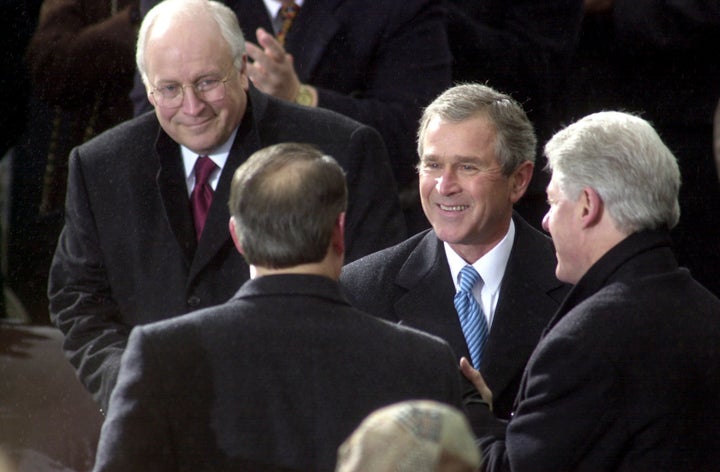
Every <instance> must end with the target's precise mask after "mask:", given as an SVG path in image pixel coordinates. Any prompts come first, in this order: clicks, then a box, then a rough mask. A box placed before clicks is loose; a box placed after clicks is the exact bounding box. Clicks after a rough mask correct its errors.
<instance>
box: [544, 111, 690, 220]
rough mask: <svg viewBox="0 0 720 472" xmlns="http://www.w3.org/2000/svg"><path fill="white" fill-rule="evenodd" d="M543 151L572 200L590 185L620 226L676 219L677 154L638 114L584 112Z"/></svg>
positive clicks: (565, 192) (555, 175)
mask: <svg viewBox="0 0 720 472" xmlns="http://www.w3.org/2000/svg"><path fill="white" fill-rule="evenodd" d="M545 155H546V156H547V160H548V163H547V167H548V169H550V170H551V171H552V172H553V178H554V179H556V182H557V183H558V185H559V187H560V190H561V191H562V192H563V193H564V194H565V195H566V196H567V197H568V198H571V199H573V200H576V199H577V198H578V196H579V194H580V192H581V191H582V190H583V189H584V188H586V187H590V188H593V189H594V190H595V191H596V192H597V193H598V194H599V195H600V198H602V200H603V203H604V205H605V207H606V208H607V211H608V213H609V214H610V216H611V217H612V219H613V220H614V221H615V224H616V226H617V228H618V229H619V230H620V231H623V232H625V233H627V234H630V233H634V232H638V231H642V230H649V229H656V228H667V229H671V228H673V227H674V226H675V225H676V224H677V222H678V220H679V219H680V205H679V203H678V192H679V191H680V170H679V168H678V163H677V160H676V159H675V156H674V155H673V154H672V152H670V150H669V149H668V148H667V146H666V145H665V144H664V143H663V142H662V140H661V139H660V136H659V135H658V134H657V132H656V131H655V130H654V129H653V127H652V126H651V125H650V123H648V122H647V121H645V120H644V119H642V118H640V117H638V116H635V115H631V114H628V113H623V112H617V111H606V112H601V113H595V114H592V115H589V116H586V117H585V118H582V119H581V120H579V121H577V122H575V123H573V124H572V125H570V126H568V127H567V128H565V129H563V130H561V131H559V132H558V133H557V134H555V136H553V137H552V139H550V141H549V142H548V143H547V144H546V145H545Z"/></svg>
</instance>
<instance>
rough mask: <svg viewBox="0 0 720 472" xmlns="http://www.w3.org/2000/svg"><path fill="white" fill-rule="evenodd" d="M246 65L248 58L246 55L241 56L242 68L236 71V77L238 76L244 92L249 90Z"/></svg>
mask: <svg viewBox="0 0 720 472" xmlns="http://www.w3.org/2000/svg"><path fill="white" fill-rule="evenodd" d="M247 63H248V56H247V54H243V57H242V68H241V69H240V71H238V75H239V76H240V84H241V86H242V88H243V90H245V91H246V92H247V91H248V90H250V77H249V76H248V70H247V66H248V65H247Z"/></svg>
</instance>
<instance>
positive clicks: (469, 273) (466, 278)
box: [459, 265, 480, 292]
mask: <svg viewBox="0 0 720 472" xmlns="http://www.w3.org/2000/svg"><path fill="white" fill-rule="evenodd" d="M479 279H480V274H478V272H477V271H476V270H475V268H474V267H473V266H471V265H466V266H465V267H463V268H462V269H461V270H460V282H459V285H460V291H461V292H472V288H473V287H474V286H475V284H476V283H477V281H478V280H479Z"/></svg>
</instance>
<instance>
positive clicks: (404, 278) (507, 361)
mask: <svg viewBox="0 0 720 472" xmlns="http://www.w3.org/2000/svg"><path fill="white" fill-rule="evenodd" d="M513 220H514V221H515V230H516V232H515V242H514V243H513V247H512V250H511V253H510V258H509V260H508V264H507V267H506V269H505V275H504V277H503V281H502V284H501V286H500V296H499V299H498V303H497V306H496V309H495V317H494V320H493V324H492V327H491V329H490V334H489V336H488V341H487V343H486V344H485V348H484V354H483V360H482V365H481V366H480V370H481V371H482V374H483V377H484V378H485V381H486V382H487V384H488V386H489V387H490V389H491V390H492V392H493V402H494V405H493V407H494V412H495V413H496V415H497V416H499V417H501V418H502V417H504V418H507V417H509V415H510V411H511V408H512V405H513V401H514V399H515V395H516V393H517V389H518V385H519V383H520V378H521V376H522V372H523V369H524V367H525V363H526V362H527V360H528V358H529V357H530V353H532V351H533V349H534V348H535V345H536V344H537V341H538V339H539V338H540V334H541V333H542V331H543V329H544V328H545V326H546V325H547V323H548V321H549V320H550V318H551V317H552V315H553V314H554V313H555V311H556V310H557V308H558V306H559V305H560V302H561V301H562V299H563V296H564V295H565V293H566V292H567V289H568V287H567V285H565V284H563V283H561V282H559V281H558V280H557V279H556V278H555V265H556V262H555V253H554V249H553V246H552V242H551V241H550V239H549V238H548V237H546V236H545V235H543V234H541V233H540V232H539V231H537V230H535V229H533V228H532V227H530V225H529V224H528V223H526V222H525V221H524V220H523V219H522V218H521V217H520V216H519V215H517V214H516V215H514V216H513ZM341 284H342V286H343V287H344V289H345V290H346V291H347V293H348V296H349V297H350V300H351V301H352V302H353V304H354V305H355V306H357V307H358V308H360V309H361V310H363V311H367V312H368V313H372V314H373V315H376V316H379V317H381V318H384V319H387V320H390V321H395V322H398V323H401V324H403V325H406V326H412V327H414V328H418V329H420V330H423V331H426V332H428V333H432V334H434V335H436V336H439V337H440V338H442V339H445V340H446V341H447V342H448V343H449V344H450V346H451V347H452V348H453V350H454V351H455V354H456V355H457V358H458V359H459V358H460V357H461V356H465V357H468V358H469V357H470V355H469V352H468V348H467V344H466V342H465V337H464V335H463V332H462V328H461V327H460V321H459V319H458V316H457V311H456V310H455V306H454V304H453V298H454V296H455V286H454V284H453V281H452V276H451V275H450V268H449V266H448V262H447V258H446V256H445V250H444V248H443V243H442V241H440V240H439V239H438V238H437V236H436V235H435V232H434V231H432V230H428V231H425V232H422V233H419V234H417V235H415V236H413V237H411V238H410V239H408V240H406V241H404V242H402V243H400V244H398V245H396V246H394V247H391V248H388V249H385V250H383V251H380V252H378V253H376V254H371V255H369V256H366V257H364V258H362V259H360V260H358V261H355V262H353V263H351V264H348V265H347V266H345V267H344V268H343V272H342V275H341ZM466 391H468V392H474V388H473V387H472V386H471V385H470V383H469V382H466ZM473 427H474V428H475V429H476V430H478V429H480V428H481V427H482V426H481V425H478V424H473Z"/></svg>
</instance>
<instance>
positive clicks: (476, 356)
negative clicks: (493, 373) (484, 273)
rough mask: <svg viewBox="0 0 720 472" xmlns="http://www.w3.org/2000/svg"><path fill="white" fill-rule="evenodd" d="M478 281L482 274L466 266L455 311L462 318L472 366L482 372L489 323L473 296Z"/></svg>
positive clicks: (456, 298) (461, 276)
mask: <svg viewBox="0 0 720 472" xmlns="http://www.w3.org/2000/svg"><path fill="white" fill-rule="evenodd" d="M478 280H480V274H478V273H477V271H476V270H475V268H474V267H473V266H471V265H466V266H465V267H463V268H462V270H461V271H460V284H459V285H460V288H459V289H458V292H457V293H456V294H455V309H457V312H458V316H459V318H460V326H461V327H462V330H463V334H464V335H465V341H466V342H467V346H468V351H469V352H470V360H471V361H472V365H473V367H475V368H476V369H478V370H480V361H481V360H482V352H483V346H484V345H485V340H486V339H487V336H488V323H487V319H486V318H485V314H484V313H483V311H482V308H480V305H479V304H478V302H477V300H475V297H473V294H472V288H473V286H474V285H475V284H476V283H477V281H478Z"/></svg>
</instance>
